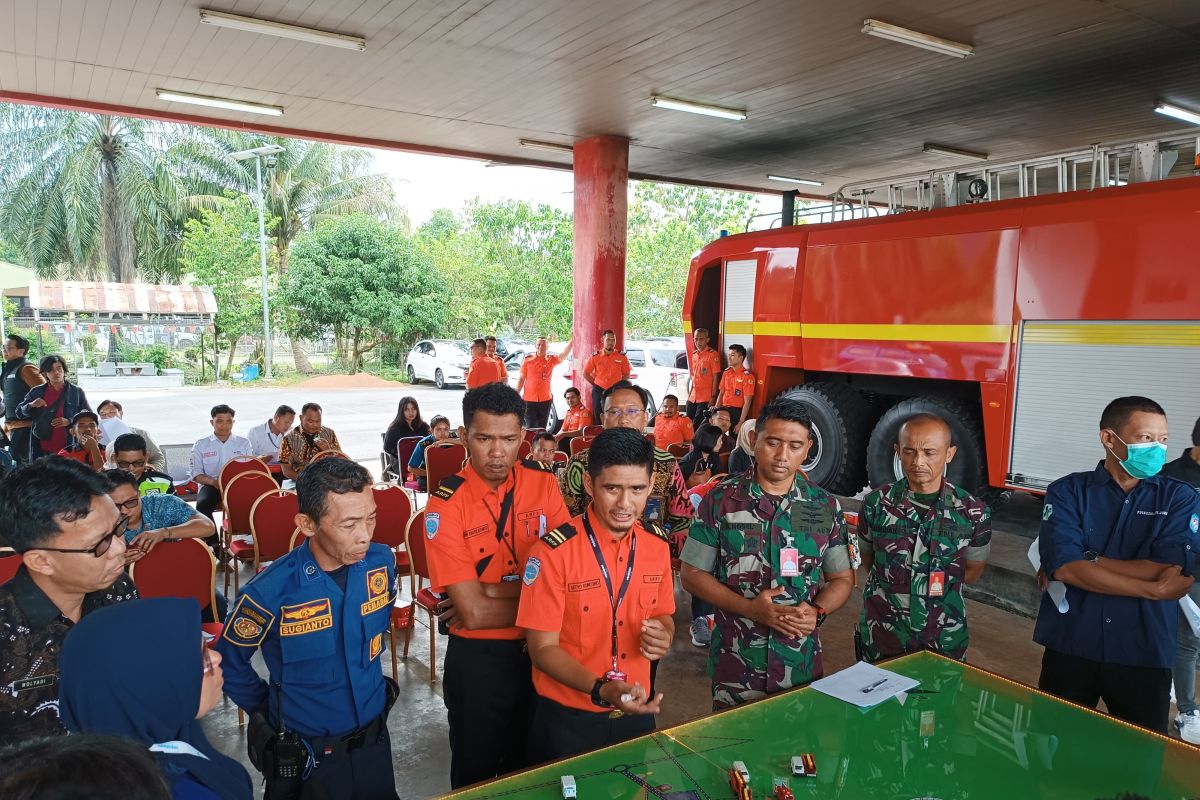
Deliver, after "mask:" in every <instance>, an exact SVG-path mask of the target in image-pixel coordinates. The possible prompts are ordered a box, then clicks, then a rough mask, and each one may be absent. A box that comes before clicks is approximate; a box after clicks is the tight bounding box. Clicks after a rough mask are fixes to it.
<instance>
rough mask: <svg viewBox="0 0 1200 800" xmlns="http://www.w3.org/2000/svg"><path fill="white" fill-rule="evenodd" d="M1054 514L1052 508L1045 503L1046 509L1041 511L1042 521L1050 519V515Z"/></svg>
mask: <svg viewBox="0 0 1200 800" xmlns="http://www.w3.org/2000/svg"><path fill="white" fill-rule="evenodd" d="M1053 513H1054V506H1052V505H1050V504H1049V503H1046V507H1045V508H1043V509H1042V521H1043V522H1044V521H1045V520H1048V519H1050V515H1051V514H1053Z"/></svg>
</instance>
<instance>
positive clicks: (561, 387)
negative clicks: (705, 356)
mask: <svg viewBox="0 0 1200 800" xmlns="http://www.w3.org/2000/svg"><path fill="white" fill-rule="evenodd" d="M563 346H564V345H562V344H551V345H550V352H551V353H555V352H561V351H562V348H563ZM625 356H626V358H628V359H629V366H630V367H632V372H631V373H630V376H629V380H631V381H633V382H634V383H636V384H637V385H638V386H641V387H642V388H644V389H646V390H647V391H649V392H650V408H649V409H648V411H649V412H650V416H651V418H653V417H654V415H655V414H657V413H658V409H659V408H661V407H662V400H663V397H665V396H666V395H668V394H674V395H675V396H676V397H678V398H679V404H680V405H681V406H682V405H683V404H684V403H685V402H687V381H688V369H687V351H686V350H685V349H684V346H683V339H682V338H678V337H676V338H671V339H666V338H664V339H647V340H641V341H627V342H625ZM590 357H591V353H588V354H587V355H584V356H580V357H579V366H580V369H582V368H583V365H584V364H585V363H586V362H587V359H588V358H590ZM574 359H575V355H574V354H572V361H573V360H574ZM679 365H682V366H679ZM517 368H518V370H519V369H520V366H519V364H518V366H517ZM510 375H511V376H512V380H513V381H514V384H515V381H516V377H515V375H516V373H510ZM572 384H573V374H572V369H571V365H570V364H559V365H558V366H557V367H555V368H554V372H553V374H552V375H551V378H550V386H551V388H552V389H553V392H554V405H553V406H551V411H550V427H552V428H553V427H554V426H555V425H556V424H557V423H558V420H560V419H562V418H563V417H564V416H566V413H567V401H566V400H564V399H563V392H565V391H566V390H567V387H569V386H571V385H572ZM590 399H591V398H590V393H589V392H584V398H583V401H584V402H585V403H587V402H590Z"/></svg>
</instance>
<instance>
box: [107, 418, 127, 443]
mask: <svg viewBox="0 0 1200 800" xmlns="http://www.w3.org/2000/svg"><path fill="white" fill-rule="evenodd" d="M126 433H133V431H131V430H129V426H128V425H126V424H125V421H124V420H122V419H121V418H120V417H109V418H108V419H102V420H100V444H102V445H104V446H105V447H107V446H108V445H110V444H112V442H113V441H115V440H116V438H117V437H118V436H121V435H123V434H126Z"/></svg>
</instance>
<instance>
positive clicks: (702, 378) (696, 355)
mask: <svg viewBox="0 0 1200 800" xmlns="http://www.w3.org/2000/svg"><path fill="white" fill-rule="evenodd" d="M689 372H691V374H692V391H691V392H689V393H688V402H689V403H711V402H712V400H713V389H715V388H716V385H717V375H719V374H720V372H721V354H720V353H718V352H717V351H716V350H714V349H712V348H711V347H706V348H704V349H703V350H696V351H694V352H693V353H692V357H691V359H690V363H689Z"/></svg>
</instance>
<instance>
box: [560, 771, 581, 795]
mask: <svg viewBox="0 0 1200 800" xmlns="http://www.w3.org/2000/svg"><path fill="white" fill-rule="evenodd" d="M561 780H562V796H563V800H575V798H576V797H577V796H578V795H576V794H575V776H574V775H563V776H562V778H561Z"/></svg>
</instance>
